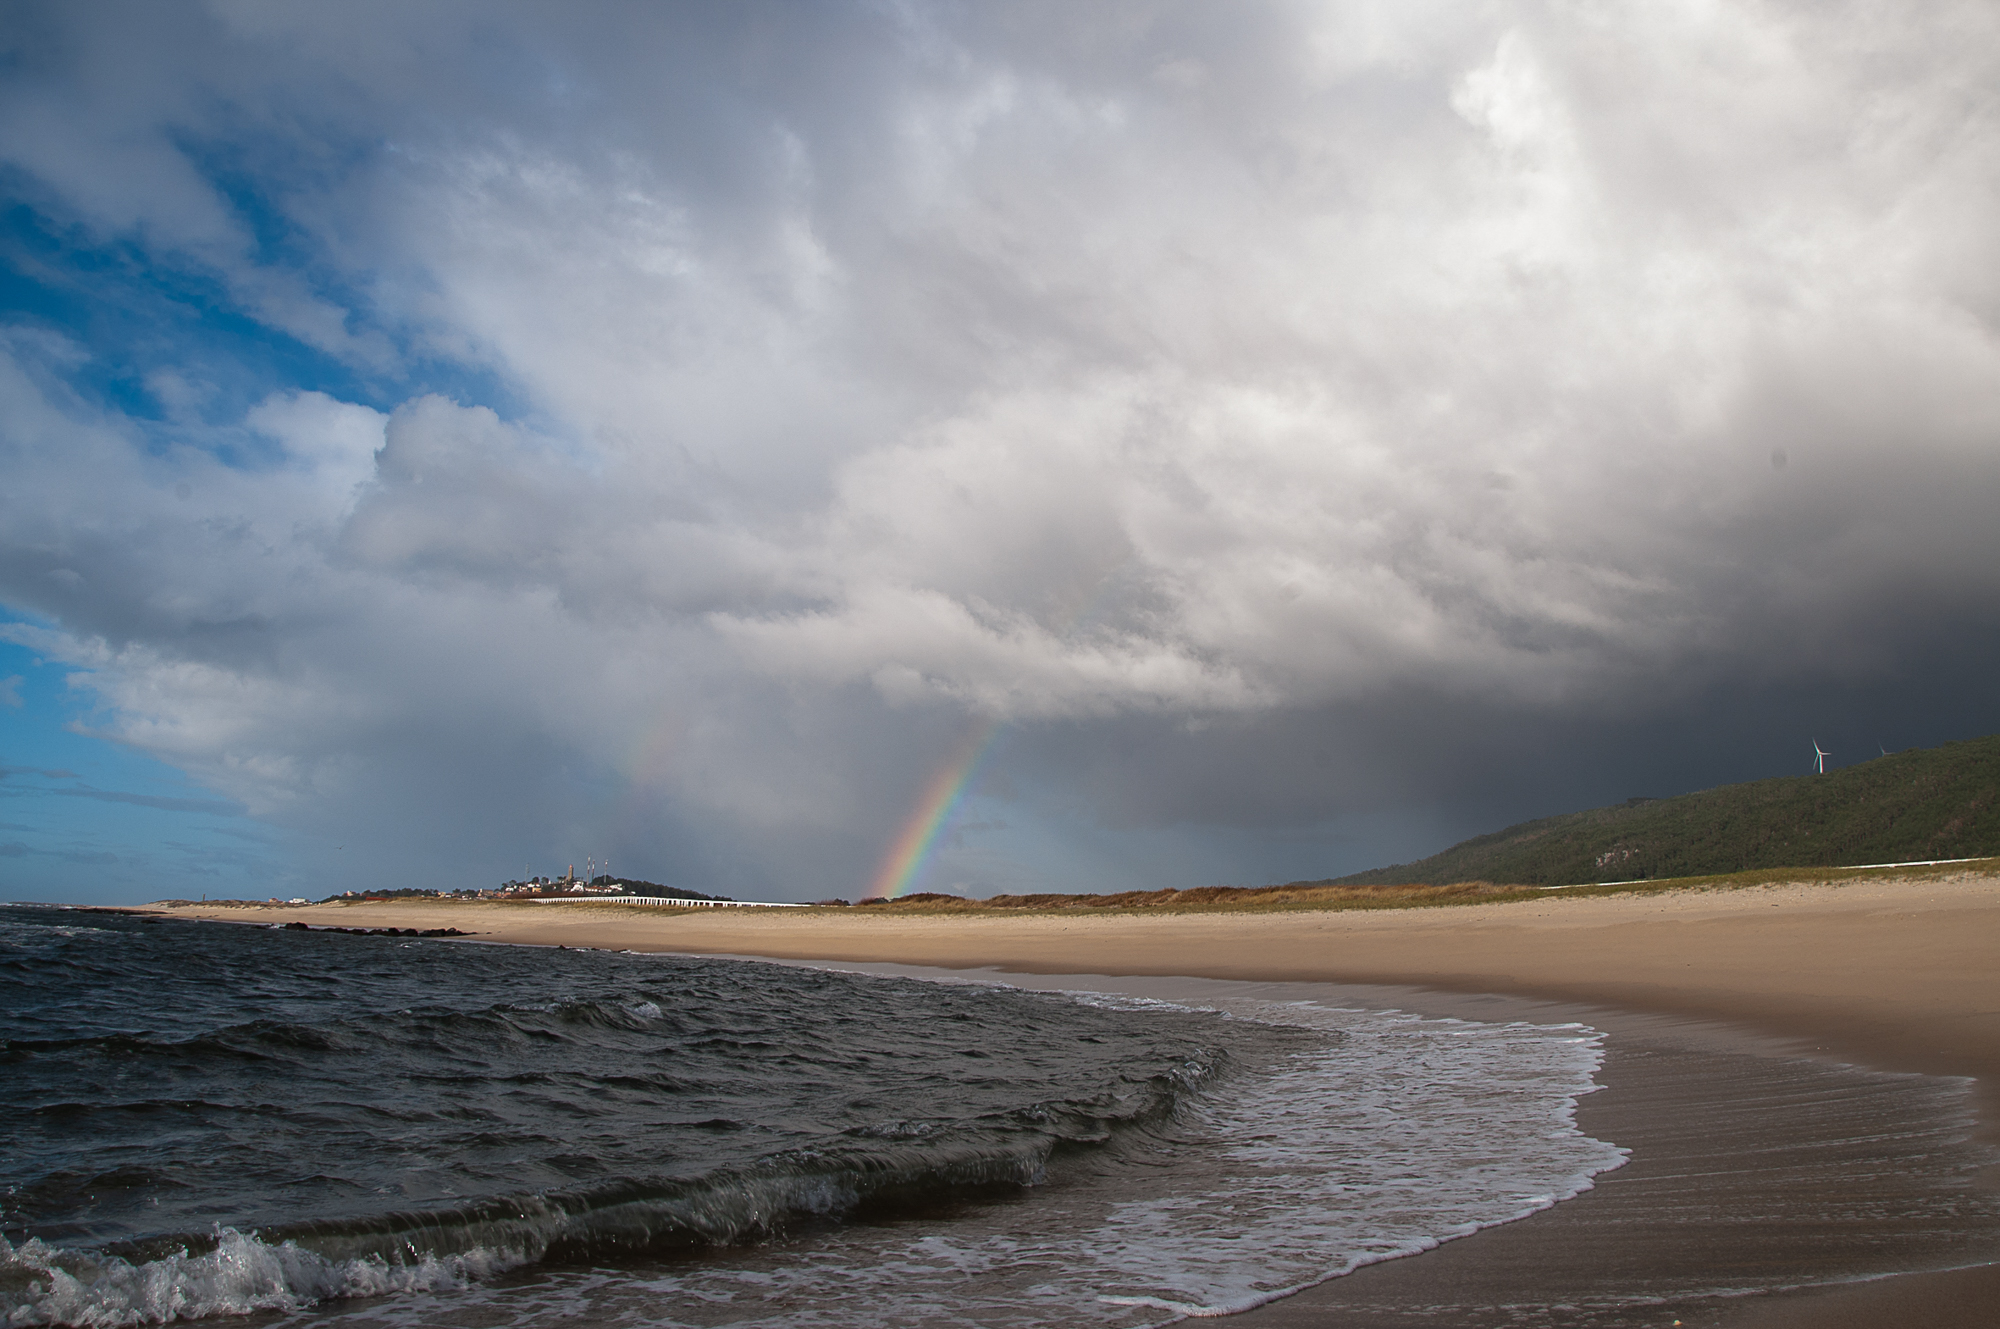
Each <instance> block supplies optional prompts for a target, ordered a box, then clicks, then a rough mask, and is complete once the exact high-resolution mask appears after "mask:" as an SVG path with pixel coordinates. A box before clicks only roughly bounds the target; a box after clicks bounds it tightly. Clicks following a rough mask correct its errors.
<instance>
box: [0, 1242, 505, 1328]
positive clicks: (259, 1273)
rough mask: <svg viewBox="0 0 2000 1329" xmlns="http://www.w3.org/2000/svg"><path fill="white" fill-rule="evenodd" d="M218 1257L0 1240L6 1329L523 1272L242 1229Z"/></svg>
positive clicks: (144, 1318) (270, 1306)
mask: <svg viewBox="0 0 2000 1329" xmlns="http://www.w3.org/2000/svg"><path fill="white" fill-rule="evenodd" d="M216 1235H217V1242H216V1246H215V1249H213V1250H211V1251H208V1252H206V1253H205V1254H201V1255H186V1254H176V1255H169V1256H166V1257H164V1258H161V1259H158V1260H149V1261H147V1262H145V1263H143V1264H132V1263H131V1262H129V1261H126V1260H121V1259H116V1258H99V1259H91V1258H88V1257H85V1256H82V1255H79V1254H78V1253H77V1252H74V1251H67V1250H62V1249H59V1248H56V1247H52V1246H47V1245H44V1244H43V1243H42V1242H40V1241H37V1240H34V1239H30V1240H28V1241H25V1242H23V1243H21V1245H19V1246H10V1245H8V1243H7V1242H6V1240H5V1239H4V1238H0V1299H4V1300H0V1305H4V1306H5V1313H6V1323H7V1324H8V1325H10V1326H13V1325H38V1324H60V1325H79V1326H88V1329H113V1326H123V1325H140V1324H165V1323H167V1322H168V1321H170V1320H185V1319H200V1318H203V1317H206V1316H212V1315H248V1314H250V1313H251V1312H253V1311H285V1310H298V1309H301V1308H302V1307H305V1306H309V1305H312V1304H314V1303H315V1302H320V1301H326V1300H332V1299H337V1298H346V1297H371V1296H381V1295H383V1294H385V1293H391V1292H430V1291H444V1290H449V1289H454V1288H463V1287H466V1286H469V1285H470V1284H472V1283H474V1282H476V1281H477V1280H479V1279H482V1278H485V1277H488V1276H490V1275H492V1274H495V1273H498V1272H500V1271H501V1270H503V1269H507V1268H510V1267H512V1266H514V1265H517V1264H520V1263H522V1259H521V1257H519V1256H512V1255H508V1254H506V1253H503V1252H497V1251H485V1250H475V1251H467V1252H465V1253H463V1254H458V1255H450V1256H445V1257H443V1258H429V1257H426V1258H422V1259H419V1260H416V1261H414V1262H412V1263H410V1264H390V1263H388V1262H387V1261H385V1260H383V1259H381V1258H379V1257H376V1258H370V1259H360V1260H327V1259H324V1258H322V1257H321V1256H318V1255H315V1254H313V1253H312V1252H311V1251H305V1250H300V1249H299V1248H298V1246H296V1245H295V1244H293V1243H292V1242H289V1241H288V1242H285V1243H283V1244H281V1245H276V1246H274V1245H270V1244H268V1243H265V1242H262V1241H259V1240H258V1239H257V1238H256V1237H254V1236H249V1235H246V1234H244V1233H241V1232H238V1231H237V1230H236V1229H234V1228H227V1227H225V1228H221V1229H219V1230H218V1232H217V1234H216Z"/></svg>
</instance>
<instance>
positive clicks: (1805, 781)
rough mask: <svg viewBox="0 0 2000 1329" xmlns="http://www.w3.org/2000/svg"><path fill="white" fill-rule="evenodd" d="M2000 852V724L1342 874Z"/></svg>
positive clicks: (1626, 872) (1611, 875) (1558, 871)
mask: <svg viewBox="0 0 2000 1329" xmlns="http://www.w3.org/2000/svg"><path fill="white" fill-rule="evenodd" d="M1992 854H2000V734H1996V735H1992V736H1989V737H1986V738H1976V739H1970V740H1967V741H1966V742H1963V743H1947V744H1945V745H1944V746H1943V747H1939V748H1923V749H1912V750H1911V751H1908V752H1898V753H1895V754H1894V755H1892V756H1887V757H1878V758H1876V759H1875V760H1874V761H1867V762H1862V763H1860V764H1859V765H1855V766H1847V767H1843V768H1841V769H1839V770H1835V771H1828V772H1827V773H1826V774H1825V775H1800V776H1790V777H1786V778H1783V779H1777V780H1755V781H1752V782H1751V783H1749V784H1732V785H1724V786H1722V787H1721V788H1719V789H1706V790H1703V791H1702V792H1700V793H1698V794H1682V795H1680V796H1679V797H1678V798H1658V799H1633V800H1632V801H1631V802H1629V803H1625V804H1622V805H1620V806H1618V807H1609V808H1597V809H1595V810H1594V811H1590V812H1571V813H1568V814H1565V815H1563V816H1560V817H1544V818H1542V819H1541V820H1540V821H1524V822H1522V823H1521V824H1520V825H1518V826H1509V827H1508V828H1507V829H1506V830H1504V831H1495V832H1494V833H1493V834H1491V835H1482V836H1479V837H1477V838H1476V839H1471V840H1466V841H1464V842H1463V843H1461V844H1455V845H1453V846H1452V847H1451V848H1449V849H1447V850H1445V851H1444V852H1443V853H1441V854H1433V855H1432V856H1431V857H1429V858H1426V859H1422V860H1420V861H1418V862H1415V863H1398V864H1396V865H1395V866H1393V867H1386V868H1376V869H1375V870H1374V871H1372V872H1357V873H1355V874H1354V875H1353V876H1350V877H1341V878H1338V879H1337V880H1335V881H1334V882H1332V883H1330V884H1332V885H1341V886H1348V885H1353V886H1364V885H1383V884H1388V883H1402V882H1412V883H1430V884H1434V885H1443V884H1445V883H1448V882H1458V881H1497V882H1512V883H1519V884H1522V885H1532V886H1569V885H1576V884H1578V883H1582V882H1596V881H1632V880H1640V879H1651V878H1657V877H1693V876H1706V875H1709V874H1712V873H1722V872H1747V871H1750V870H1753V869H1757V868H1788V867H1842V866H1848V865H1853V864H1863V863H1894V862H1906V861H1909V860H1912V859H1927V858H1973V857H1979V856H1985V855H1992Z"/></svg>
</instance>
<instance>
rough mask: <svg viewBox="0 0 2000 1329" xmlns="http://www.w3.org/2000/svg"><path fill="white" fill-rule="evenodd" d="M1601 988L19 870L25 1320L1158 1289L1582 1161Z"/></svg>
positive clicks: (19, 1272) (1135, 1316)
mask: <svg viewBox="0 0 2000 1329" xmlns="http://www.w3.org/2000/svg"><path fill="white" fill-rule="evenodd" d="M1598 1058H1599V1050H1598V1043H1597V1039H1596V1037H1595V1035H1594V1033H1593V1031H1590V1030H1586V1029H1581V1028H1579V1027H1577V1026H1555V1027H1551V1026H1535V1025H1522V1024H1507V1025H1500V1024H1494V1025H1482V1024H1473V1023H1467V1022H1462V1021H1456V1020H1437V1019H1417V1018H1416V1017H1411V1016H1399V1015H1395V1014H1393V1013H1388V1014H1385V1013H1381V1012H1368V1011H1341V1010H1331V1009H1328V1008H1324V1007H1311V1008H1307V1007H1305V1006H1298V1007H1286V1008H1282V1009H1280V1008H1277V1007H1273V1008H1271V1009H1269V1010H1264V1011H1222V1010H1214V1009H1192V1008H1189V1007H1186V1006H1179V1005H1173V1004H1169V1003H1163V1002H1154V1001H1142V1000H1137V999H1121V998H1116V997H1105V996H1088V995H1085V994H1058V993H1037V992H1025V991H1019V990H1015V989H1012V988H1006V987H1000V986H994V985H975V984H957V985H953V984H941V983H934V982H918V981H913V980H909V979H889V978H876V977H864V976H859V975H852V974H841V973H831V972H822V971H818V970H812V969H805V968H796V967H783V966H776V965H766V964H755V963H747V962H737V961H727V960H709V959H693V958H682V957H669V956H638V955H629V954H610V953H604V952H592V951H564V950H548V949H541V948H522V947H501V946H487V945H479V944H470V943H465V942H454V941H448V940H443V939H435V940H434V939H415V938H402V937H393V938H392V937H368V936H352V935H341V934H334V933H324V932H315V933H301V932H296V931H285V930H280V929H272V928H263V927H250V926H236V925H220V924H200V923H191V922H185V921H175V920H164V919H151V918H142V917H134V916H124V915H116V914H106V913H98V912H81V911H73V910H61V909H50V908H31V907H8V908H0V1076H4V1078H0V1122H4V1131H5V1135H4V1140H5V1150H4V1156H0V1236H4V1240H5V1243H6V1244H5V1247H4V1249H0V1319H4V1321H5V1323H7V1324H10V1325H20V1324H45V1323H57V1324H76V1325H118V1324H135V1323H158V1322H164V1321H167V1320H172V1319H183V1318H185V1319H198V1318H204V1317H212V1316H218V1315H245V1314H251V1315H256V1316H259V1317H260V1318H261V1319H263V1320H265V1321H269V1320H273V1319H277V1320H289V1319H299V1320H314V1321H358V1322H365V1323H368V1324H371V1325H372V1324H377V1323H380V1324H386V1325H411V1324H418V1323H423V1324H437V1323H451V1324H462V1325H466V1326H488V1325H500V1324H536V1323H547V1322H550V1321H552V1320H554V1319H557V1318H563V1319H574V1318H578V1317H581V1318H583V1319H584V1320H586V1321H587V1322H601V1323H631V1324H648V1325H702V1326H708V1325H725V1324H742V1325H749V1324H758V1325H809V1324H842V1325H883V1326H891V1325H932V1324H936V1325H945V1324H979V1325H986V1326H995V1325H1006V1324H1024V1325H1025V1324H1050V1323H1076V1324H1103V1325H1108V1326H1124V1325H1138V1324H1157V1323H1162V1322H1165V1321H1168V1320H1171V1319H1174V1318H1177V1317H1179V1316H1182V1315H1184V1314H1187V1313H1213V1312H1215V1311H1219V1310H1226V1309H1232V1308H1242V1307H1247V1306H1251V1305H1255V1304H1259V1303H1260V1302H1262V1301H1265V1300H1268V1299H1270V1298H1271V1297H1272V1296H1275V1295H1281V1294H1282V1293H1284V1292H1285V1291H1287V1290H1289V1289H1292V1288H1296V1287H1299V1286H1303V1285H1307V1284H1310V1283H1312V1282H1315V1281H1318V1280H1320V1279H1323V1278H1326V1277H1328V1276H1330V1275H1333V1274H1337V1273H1340V1272H1343V1271H1344V1270H1346V1269H1349V1268H1352V1267H1354V1266H1356V1265H1358V1264H1360V1263H1365V1262H1368V1261H1370V1260H1375V1259H1381V1258H1385V1257H1387V1256H1392V1255H1396V1254H1402V1253H1408V1252H1411V1251H1418V1250H1424V1249H1427V1248H1428V1247H1430V1246H1432V1245H1435V1244H1436V1243H1437V1242H1439V1241H1441V1240H1445V1239H1448V1238H1450V1237H1452V1236H1455V1235H1460V1234H1462V1233H1465V1232H1469V1231H1473V1230H1476V1229H1477V1228H1479V1227H1482V1226H1486V1225H1490V1224H1493V1223H1497V1222H1503V1221H1507V1220H1509V1219H1512V1218H1517V1217H1520V1216H1521V1215H1523V1214H1526V1213H1530V1212H1533V1211H1534V1210H1536V1209H1539V1208H1544V1207H1546V1206H1548V1205H1549V1204H1552V1203H1555V1202H1556V1201H1558V1200H1560V1199H1561V1198H1563V1197H1565V1196H1568V1195H1572V1194H1575V1193H1576V1192H1577V1191H1579V1190H1581V1189H1584V1188H1587V1187H1588V1186H1589V1184H1590V1182H1589V1178H1590V1176H1591V1175H1592V1174H1593V1173H1596V1172H1600V1171H1602V1170H1604V1169H1605V1168H1607V1167H1613V1166H1616V1165H1617V1164H1618V1163H1619V1162H1620V1161H1621V1157H1622V1155H1621V1151H1619V1150H1617V1149H1616V1148H1615V1147H1613V1146H1611V1145H1607V1144H1604V1143H1601V1142H1599V1141H1596V1140H1591V1139H1589V1138H1587V1137H1585V1136H1583V1135H1581V1134H1580V1133H1579V1132H1577V1130H1576V1129H1575V1126H1574V1124H1573V1117H1572V1109H1573V1107H1574V1101H1575V1098H1576V1096H1577V1095H1578V1094H1581V1093H1586V1092H1588V1091H1589V1090H1590V1088H1591V1087H1592V1085H1591V1073H1592V1071H1593V1070H1594V1069H1595V1067H1596V1065H1597V1064H1598Z"/></svg>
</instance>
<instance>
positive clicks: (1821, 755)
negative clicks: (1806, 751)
mask: <svg viewBox="0 0 2000 1329" xmlns="http://www.w3.org/2000/svg"><path fill="white" fill-rule="evenodd" d="M1832 755H1833V754H1832V753H1831V752H1821V751H1820V750H1819V740H1818V739H1814V740H1813V756H1814V757H1815V758H1817V764H1818V767H1819V772H1818V773H1819V774H1821V775H1825V774H1826V759H1827V758H1828V757H1831V756H1832Z"/></svg>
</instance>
